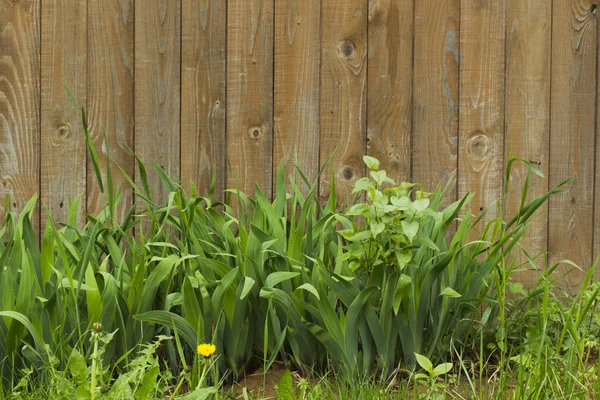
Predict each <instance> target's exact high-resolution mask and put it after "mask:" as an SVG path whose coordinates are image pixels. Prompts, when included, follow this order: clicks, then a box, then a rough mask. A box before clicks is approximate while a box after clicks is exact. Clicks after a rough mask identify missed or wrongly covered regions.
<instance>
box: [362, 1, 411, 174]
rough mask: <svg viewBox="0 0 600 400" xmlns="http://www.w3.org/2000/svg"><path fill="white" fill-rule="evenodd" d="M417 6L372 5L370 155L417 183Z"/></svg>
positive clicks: (390, 170)
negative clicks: (414, 162) (413, 168)
mask: <svg viewBox="0 0 600 400" xmlns="http://www.w3.org/2000/svg"><path fill="white" fill-rule="evenodd" d="M413 12H414V4H413V0H369V22H368V24H369V26H368V31H369V35H368V36H369V40H368V61H367V63H368V68H367V71H368V72H367V74H368V97H367V152H368V154H369V155H370V156H372V157H375V158H377V159H379V161H380V162H381V169H384V170H385V171H386V172H387V174H388V176H390V177H391V178H393V179H395V180H397V181H402V180H403V181H407V180H410V177H411V157H412V149H411V134H412V86H413V85H412V83H413V68H412V67H413Z"/></svg>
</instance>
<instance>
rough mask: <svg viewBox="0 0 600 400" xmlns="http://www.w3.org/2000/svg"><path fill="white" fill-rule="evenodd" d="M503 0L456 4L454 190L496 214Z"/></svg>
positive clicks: (500, 143)
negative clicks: (456, 147)
mask: <svg viewBox="0 0 600 400" xmlns="http://www.w3.org/2000/svg"><path fill="white" fill-rule="evenodd" d="M504 25H505V0H498V1H481V0H464V1H463V2H462V3H461V10H460V57H461V58H460V112H459V118H460V119H459V150H458V151H459V156H458V195H459V197H462V196H464V195H465V194H466V193H469V192H471V193H475V195H474V197H473V201H472V202H471V210H472V211H473V212H474V213H475V214H479V213H480V212H482V211H484V210H485V209H486V208H488V207H489V209H488V213H487V216H486V218H485V219H484V221H489V220H490V219H492V218H494V217H495V216H496V201H497V200H498V199H500V198H501V197H502V180H503V176H504V174H503V158H504V157H503V156H504V62H505V57H504V37H505V31H504V29H505V26H504Z"/></svg>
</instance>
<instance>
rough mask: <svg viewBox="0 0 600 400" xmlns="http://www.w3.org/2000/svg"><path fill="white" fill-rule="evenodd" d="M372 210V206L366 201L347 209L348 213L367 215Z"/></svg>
mask: <svg viewBox="0 0 600 400" xmlns="http://www.w3.org/2000/svg"><path fill="white" fill-rule="evenodd" d="M369 212H371V206H369V205H368V204H366V203H358V204H355V205H353V206H352V207H350V208H349V209H348V211H346V213H345V214H346V215H365V214H367V213H369Z"/></svg>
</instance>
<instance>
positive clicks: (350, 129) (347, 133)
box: [319, 0, 367, 204]
mask: <svg viewBox="0 0 600 400" xmlns="http://www.w3.org/2000/svg"><path fill="white" fill-rule="evenodd" d="M321 13H322V30H323V33H322V43H321V49H322V50H321V57H322V58H321V94H320V96H321V110H320V115H321V137H320V149H319V152H320V162H321V164H323V163H324V162H325V161H326V160H327V159H328V157H329V156H330V155H331V154H332V152H333V151H334V150H335V149H336V148H337V153H336V154H335V156H334V157H333V159H332V160H331V162H330V163H329V165H328V166H327V168H326V169H325V171H324V173H323V175H322V177H321V181H320V184H319V196H320V198H321V199H323V200H326V199H327V198H328V197H329V192H330V186H331V182H330V181H331V176H332V174H331V170H332V168H333V170H334V171H335V184H336V190H337V195H338V204H340V203H341V202H347V201H349V200H350V199H351V195H350V193H351V191H352V187H353V186H354V183H355V182H356V180H358V179H359V178H361V177H363V176H365V166H364V164H363V161H362V156H363V155H364V154H366V98H367V87H366V85H367V68H366V65H367V64H366V58H367V3H366V2H365V1H361V0H331V1H326V2H323V3H322V9H321Z"/></svg>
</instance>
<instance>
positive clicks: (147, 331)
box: [0, 110, 600, 399]
mask: <svg viewBox="0 0 600 400" xmlns="http://www.w3.org/2000/svg"><path fill="white" fill-rule="evenodd" d="M82 121H83V124H84V132H85V134H86V136H87V139H88V146H89V150H90V154H91V160H92V161H93V163H94V166H95V168H94V170H95V171H96V177H97V180H98V186H99V188H100V190H101V192H102V193H103V194H104V196H105V199H106V206H105V208H104V209H103V210H102V212H101V213H100V214H99V215H87V218H86V224H85V225H84V226H77V225H76V222H75V221H76V215H77V210H78V208H79V206H80V204H79V198H77V199H75V200H73V201H72V202H71V203H70V204H69V217H68V220H67V221H63V222H64V224H63V223H60V222H59V221H54V220H53V219H52V216H51V215H50V213H49V214H48V215H49V217H48V220H47V223H46V228H45V230H44V232H43V234H42V237H41V238H40V240H39V241H38V239H37V238H36V236H35V234H34V232H33V228H32V224H31V221H30V218H31V214H32V210H33V208H34V206H35V203H36V201H37V199H35V198H34V199H32V200H31V201H30V202H29V203H28V204H27V206H26V207H25V208H24V210H23V211H22V212H21V213H19V214H17V213H14V212H11V211H7V213H6V214H5V215H4V218H3V220H2V221H3V222H2V225H1V227H0V237H2V238H4V239H3V240H2V241H0V265H2V266H3V269H2V271H1V273H0V288H1V289H2V292H1V295H0V317H2V318H0V334H1V335H2V337H3V339H2V340H0V383H1V388H0V389H1V390H0V398H57V399H58V398H65V399H66V398H69V399H70V398H84V399H120V398H140V399H142V398H172V399H175V398H190V399H191V398H214V397H216V398H260V396H262V395H265V396H274V395H276V394H277V393H278V394H279V396H280V398H299V399H311V398H315V399H316V398H338V397H344V398H346V397H348V396H351V398H357V399H358V398H365V399H366V398H369V399H371V398H381V399H385V398H415V397H420V398H432V399H433V398H458V399H460V398H478V399H500V398H502V399H504V398H515V399H518V398H547V397H548V396H550V397H554V398H595V397H596V395H597V394H598V392H599V388H598V385H599V384H598V383H597V382H599V381H600V379H598V378H599V376H598V362H597V360H598V350H599V349H600V339H599V338H600V319H599V318H598V316H597V313H596V311H597V307H598V302H597V298H598V293H599V291H600V286H599V284H598V283H597V282H595V281H593V279H592V277H593V272H594V270H595V267H596V265H594V266H592V267H591V268H589V269H588V271H589V272H588V273H587V276H586V279H585V281H584V283H583V285H582V288H581V291H580V292H579V293H578V294H577V295H576V296H568V295H566V294H565V293H562V292H561V290H560V288H559V284H558V282H557V277H556V276H555V275H556V274H555V273H556V271H557V267H558V265H559V264H556V265H550V264H549V263H548V261H547V260H546V257H545V255H536V256H530V255H529V254H528V253H527V251H526V249H523V248H522V247H521V239H522V237H523V236H524V235H525V233H526V231H527V228H528V226H529V223H530V221H531V219H532V218H534V217H535V214H536V210H538V209H539V207H540V206H542V205H543V203H544V202H545V201H546V200H547V199H548V198H549V197H550V196H553V195H560V194H561V193H563V192H564V190H563V186H564V184H565V183H566V182H563V183H562V184H560V185H558V186H557V187H556V188H553V189H552V190H550V191H549V192H548V193H546V194H544V195H542V196H540V197H539V198H536V199H533V200H528V197H527V192H528V188H529V184H530V179H533V177H536V179H542V176H541V172H540V171H539V170H538V169H537V168H536V167H535V166H534V165H532V164H530V163H528V162H527V161H525V160H518V159H514V158H510V160H509V162H508V164H507V171H506V178H505V179H508V176H509V175H510V170H511V168H512V167H513V164H514V163H515V162H522V163H524V164H525V165H526V167H527V170H528V175H527V179H526V180H525V183H524V187H523V188H522V191H521V193H522V197H521V199H520V207H519V210H518V211H517V213H516V215H514V216H513V215H506V211H505V208H504V205H505V204H507V202H508V199H509V197H510V196H511V195H512V194H511V193H508V192H505V193H504V194H503V198H502V199H498V204H497V205H495V206H497V207H498V213H497V215H498V217H497V218H495V219H493V220H491V221H490V222H488V223H486V224H484V223H483V219H482V216H479V217H477V216H474V215H472V214H471V213H470V212H469V211H468V203H469V200H470V198H471V197H470V196H466V197H464V198H462V199H459V200H458V201H457V202H455V203H453V204H451V205H449V206H447V207H445V208H442V207H441V206H440V204H442V199H443V196H444V190H443V188H441V189H437V190H435V191H434V192H433V193H426V192H425V191H424V190H423V189H422V188H421V187H420V185H418V184H412V183H406V182H401V183H396V182H394V181H393V180H391V179H390V178H389V177H387V175H386V173H385V171H382V170H380V168H379V162H378V161H377V160H375V159H373V158H371V157H365V163H366V164H367V166H368V168H369V170H370V171H369V176H368V177H364V178H362V179H360V180H359V181H357V183H356V186H355V190H354V193H355V194H356V198H355V201H354V202H353V203H352V204H351V205H350V206H349V208H347V209H341V210H340V209H338V208H337V205H336V203H335V199H336V194H335V187H332V193H331V197H330V201H328V202H326V203H324V204H322V203H320V202H319V201H318V199H317V197H316V190H315V188H316V181H315V182H310V181H309V180H308V179H306V178H305V177H304V175H303V174H302V173H301V171H299V176H300V177H301V179H302V181H303V182H302V183H303V184H304V186H306V187H307V188H308V189H307V191H305V192H303V191H301V190H300V189H299V185H298V184H297V182H294V181H291V182H290V186H291V188H292V191H291V193H286V182H285V178H284V174H283V165H280V166H279V168H278V172H277V179H276V187H275V198H274V199H273V200H270V199H267V198H266V197H265V195H264V194H263V193H262V191H261V189H260V188H259V187H256V188H255V191H254V193H253V194H251V195H250V194H245V193H242V192H240V191H239V190H238V189H236V188H232V189H228V190H227V192H226V196H225V200H224V201H223V202H217V201H215V199H214V190H215V187H216V184H215V182H214V179H213V184H212V186H211V188H210V189H209V190H208V192H207V193H206V194H204V195H200V194H199V193H198V191H197V189H196V188H195V187H194V186H193V185H192V186H191V187H190V188H189V189H188V190H184V188H183V187H182V186H181V185H180V184H179V183H178V182H176V181H174V180H173V179H171V178H170V177H169V176H167V174H166V173H165V172H164V171H163V170H162V169H161V168H160V167H159V166H158V165H156V164H154V165H153V169H152V170H150V169H146V167H145V166H144V164H143V163H142V162H141V161H140V160H139V159H137V158H136V160H137V163H138V170H139V174H140V175H139V176H140V182H141V187H138V186H136V185H135V183H134V182H133V180H132V179H131V177H129V176H127V175H125V177H126V179H127V180H128V181H129V183H130V184H131V185H132V187H133V189H134V191H135V193H136V198H137V204H136V205H134V206H132V207H131V209H130V211H129V212H128V213H127V215H126V217H125V218H124V219H123V220H120V221H117V220H115V219H114V210H115V209H116V208H117V206H118V204H119V202H120V198H121V191H120V188H118V187H115V186H114V183H113V180H112V177H113V172H112V171H111V170H110V165H111V163H110V162H108V161H109V160H107V162H106V165H107V166H108V170H107V171H105V174H104V175H103V173H102V171H101V169H100V167H99V163H98V154H97V153H96V152H95V150H94V148H93V146H92V142H91V140H89V139H90V134H89V131H88V130H87V126H86V119H85V114H84V112H83V110H82ZM108 157H109V155H107V158H108ZM121 172H122V171H121ZM150 173H156V174H158V176H159V177H160V179H161V181H162V182H163V185H164V188H165V189H166V192H167V193H168V194H169V195H168V198H167V200H166V201H164V202H160V201H158V200H156V199H155V198H154V197H153V195H152V193H151V191H150V188H149V185H148V179H147V176H148V174H150ZM103 176H106V179H103ZM317 179H318V178H317ZM332 181H333V180H332ZM504 187H505V188H508V187H509V185H507V184H505V185H504ZM140 210H141V211H140ZM561 264H567V265H571V266H572V267H573V268H579V267H578V266H576V265H574V264H573V263H571V262H569V261H563V262H562V263H561ZM583 267H585V268H587V267H588V266H583ZM524 268H527V269H531V270H533V271H537V273H538V274H539V281H538V284H537V285H536V286H535V287H534V288H532V289H529V290H525V289H523V288H522V286H519V284H517V283H515V282H513V281H512V280H511V276H512V275H513V272H515V271H517V270H522V269H524ZM200 343H212V344H214V345H215V348H216V352H215V354H214V355H213V356H209V357H207V358H204V357H203V356H200V355H198V354H197V353H196V346H197V345H198V344H200ZM274 365H276V366H277V368H278V369H279V370H280V371H286V370H287V371H292V372H293V374H292V373H290V372H284V373H283V374H282V375H281V377H278V382H279V383H278V387H277V388H276V389H275V392H273V388H272V384H270V383H269V384H268V383H267V382H268V381H270V380H272V375H270V374H271V372H267V374H263V375H262V385H260V384H259V385H254V387H250V388H247V389H246V391H243V390H241V391H240V390H236V389H235V388H236V387H239V384H240V383H239V382H242V381H243V379H244V377H246V376H248V375H251V374H253V373H255V371H259V370H263V371H270V370H271V371H272V370H273V368H272V367H273V366H274ZM292 375H293V376H295V378H296V379H294V380H292ZM259 383H260V382H259ZM269 388H270V389H269ZM269 390H270V391H269ZM261 393H262V394H261ZM251 396H255V397H251ZM256 396H258V397H256Z"/></svg>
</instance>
